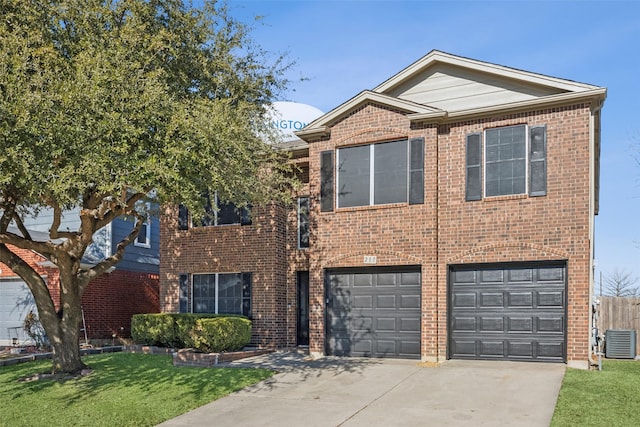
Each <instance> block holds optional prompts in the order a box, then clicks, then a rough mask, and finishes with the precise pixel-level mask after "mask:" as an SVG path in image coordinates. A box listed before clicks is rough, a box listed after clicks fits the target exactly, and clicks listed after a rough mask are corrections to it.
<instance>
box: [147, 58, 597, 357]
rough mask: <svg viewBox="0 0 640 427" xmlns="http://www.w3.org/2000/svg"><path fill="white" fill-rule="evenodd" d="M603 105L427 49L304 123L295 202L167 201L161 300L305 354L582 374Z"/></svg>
mask: <svg viewBox="0 0 640 427" xmlns="http://www.w3.org/2000/svg"><path fill="white" fill-rule="evenodd" d="M605 97H606V89H605V88H603V87H599V86H593V85H589V84H583V83H577V82H574V81H569V80H563V79H558V78H554V77H549V76H544V75H540V74H535V73H531V72H526V71H522V70H517V69H513V68H508V67H505V66H500V65H496V64H490V63H486V62H481V61H477V60H473V59H468V58H463V57H459V56H455V55H450V54H447V53H444V52H439V51H432V52H430V53H429V54H427V55H426V56H424V57H423V58H421V59H419V60H418V61H416V62H415V63H413V64H411V65H410V66H409V67H407V68H405V69H404V70H402V71H401V72H399V73H398V74H396V75H394V76H391V77H390V78H389V79H388V80H386V81H384V82H383V83H381V84H380V85H379V86H377V87H375V88H374V89H373V90H366V91H363V92H361V93H359V94H357V95H356V96H354V97H353V98H351V99H349V100H347V101H346V102H345V103H343V104H342V105H340V106H338V107H336V108H335V109H333V110H332V111H330V112H328V113H326V114H324V115H322V116H321V117H319V118H318V119H316V120H314V121H313V122H312V123H310V124H308V125H307V126H306V127H305V128H304V129H303V130H302V131H299V132H297V133H296V134H297V136H298V137H299V138H301V140H300V141H298V142H297V143H289V144H288V145H287V149H289V150H290V151H291V153H292V157H293V159H294V160H293V161H294V162H296V163H297V164H298V165H299V166H300V169H301V171H302V173H301V177H302V178H303V180H304V181H306V186H305V188H304V189H303V190H302V191H301V192H300V193H299V194H298V195H297V196H298V197H299V198H298V199H297V203H295V205H296V206H294V208H289V207H284V206H279V205H273V206H268V207H258V208H254V210H253V212H252V215H251V223H248V222H246V221H245V222H244V223H243V222H242V221H240V216H238V219H237V220H236V221H231V222H232V224H228V225H222V224H219V225H218V226H215V225H213V226H208V227H203V226H193V224H191V223H190V222H189V220H188V217H187V216H186V215H187V212H186V211H184V210H180V212H179V209H178V208H177V207H175V208H167V210H166V212H165V214H164V215H163V216H162V217H161V240H162V242H163V246H162V249H161V260H162V262H161V265H160V305H161V309H162V311H165V312H179V311H182V312H220V313H222V312H233V313H239V314H246V315H249V316H251V318H252V319H253V322H254V333H253V343H254V344H256V345H260V346H266V347H291V346H296V345H309V348H310V351H311V352H312V354H333V355H351V356H371V357H406V358H416V359H418V358H419V359H422V360H429V361H442V360H444V359H448V358H454V359H490V360H505V359H506V360H528V361H552V362H566V363H568V364H569V365H570V366H575V367H581V368H587V367H588V364H589V356H590V354H589V351H590V339H589V336H590V329H591V328H590V321H591V317H590V313H591V310H590V307H591V296H592V287H593V286H592V283H593V277H592V275H593V273H592V272H593V268H592V267H593V263H592V259H593V253H594V240H593V237H594V216H595V215H596V214H597V212H598V191H599V184H598V183H599V153H600V109H601V108H602V105H603V102H604V99H605ZM179 217H180V218H181V219H182V221H179ZM185 219H186V220H185ZM179 225H180V226H179Z"/></svg>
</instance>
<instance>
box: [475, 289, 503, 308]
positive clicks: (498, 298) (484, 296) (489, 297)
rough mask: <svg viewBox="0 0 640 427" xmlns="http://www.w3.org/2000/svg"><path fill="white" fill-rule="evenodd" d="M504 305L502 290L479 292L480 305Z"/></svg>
mask: <svg viewBox="0 0 640 427" xmlns="http://www.w3.org/2000/svg"><path fill="white" fill-rule="evenodd" d="M502 306H504V294H503V293H502V292H481V293H480V307H502Z"/></svg>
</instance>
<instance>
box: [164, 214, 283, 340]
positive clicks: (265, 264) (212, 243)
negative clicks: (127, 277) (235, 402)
mask: <svg viewBox="0 0 640 427" xmlns="http://www.w3.org/2000/svg"><path fill="white" fill-rule="evenodd" d="M287 210H288V209H287V208H285V207H283V206H276V205H271V206H268V207H263V208H260V207H254V209H253V211H252V224H251V225H244V226H241V225H224V226H217V227H194V228H189V229H188V230H178V223H177V208H170V207H167V208H165V211H164V215H162V217H161V227H160V230H161V231H160V233H161V235H160V240H161V241H162V242H163V244H162V246H161V249H160V260H161V262H160V308H161V311H163V312H178V310H179V292H178V291H179V283H178V280H179V275H180V274H181V273H187V274H206V273H208V274H210V273H238V272H249V273H252V298H251V305H252V307H251V311H252V320H253V337H252V344H255V345H259V346H263V347H274V346H277V347H283V346H286V345H288V344H289V332H288V328H289V327H290V325H291V319H289V318H288V317H287V316H288V313H289V312H291V311H293V310H291V309H290V307H288V304H289V303H290V298H289V294H290V292H291V291H290V290H289V287H291V286H292V283H291V281H290V280H289V279H288V272H289V269H288V265H287V262H288V257H287V243H286V241H287V237H286V235H287ZM293 286H294V289H293V292H294V293H295V282H294V283H293ZM293 314H294V315H295V312H293ZM294 321H295V318H294ZM294 325H295V323H294Z"/></svg>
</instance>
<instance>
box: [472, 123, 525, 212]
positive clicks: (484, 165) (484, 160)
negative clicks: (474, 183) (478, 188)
mask: <svg viewBox="0 0 640 427" xmlns="http://www.w3.org/2000/svg"><path fill="white" fill-rule="evenodd" d="M517 126H524V143H525V147H524V192H522V193H516V194H498V195H495V196H487V131H490V130H494V129H503V128H508V127H517ZM481 143H482V195H483V197H482V198H483V199H491V198H494V197H508V196H520V195H523V194H524V195H527V194H529V125H528V124H524V125H522V124H520V125H509V126H500V127H497V128H490V129H485V130H484V131H483V132H482V141H481Z"/></svg>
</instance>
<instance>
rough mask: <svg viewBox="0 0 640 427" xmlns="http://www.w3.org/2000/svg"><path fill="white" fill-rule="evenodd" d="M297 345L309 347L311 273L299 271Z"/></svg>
mask: <svg viewBox="0 0 640 427" xmlns="http://www.w3.org/2000/svg"><path fill="white" fill-rule="evenodd" d="M297 290H298V292H297V293H298V316H297V318H298V321H297V331H298V332H297V344H298V345H309V272H308V271H298V277H297Z"/></svg>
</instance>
